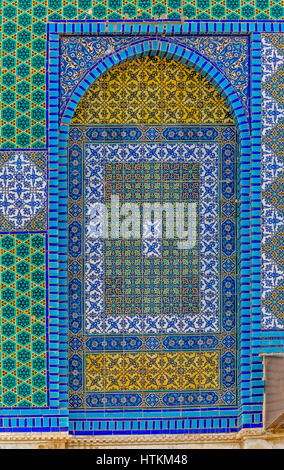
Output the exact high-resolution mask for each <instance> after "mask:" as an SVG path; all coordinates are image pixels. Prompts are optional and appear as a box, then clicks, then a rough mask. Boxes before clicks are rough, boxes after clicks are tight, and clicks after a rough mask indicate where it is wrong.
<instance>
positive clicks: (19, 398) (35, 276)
mask: <svg viewBox="0 0 284 470" xmlns="http://www.w3.org/2000/svg"><path fill="white" fill-rule="evenodd" d="M0 257H1V263H0V276H1V319H0V323H1V371H0V376H1V388H2V395H1V406H3V407H19V408H27V407H44V406H47V373H46V369H47V365H46V271H45V235H40V234H36V235H29V234H27V233H26V234H16V235H15V234H13V235H1V236H0Z"/></svg>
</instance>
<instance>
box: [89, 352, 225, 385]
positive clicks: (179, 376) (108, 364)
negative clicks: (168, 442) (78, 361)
mask: <svg viewBox="0 0 284 470" xmlns="http://www.w3.org/2000/svg"><path fill="white" fill-rule="evenodd" d="M85 361H86V363H85V372H86V389H87V391H89V392H93V391H97V392H110V391H122V390H125V391H131V390H189V389H191V390H197V389H199V390H200V389H206V390H207V389H216V388H218V386H219V353H218V352H217V351H214V352H190V353H189V352H173V353H169V352H167V353H165V352H151V353H150V352H144V353H119V354H117V353H114V354H107V353H106V354H87V355H86V359H85Z"/></svg>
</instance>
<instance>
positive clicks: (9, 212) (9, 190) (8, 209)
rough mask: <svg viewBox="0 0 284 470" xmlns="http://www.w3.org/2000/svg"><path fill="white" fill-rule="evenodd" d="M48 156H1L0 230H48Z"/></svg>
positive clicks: (7, 154)
mask: <svg viewBox="0 0 284 470" xmlns="http://www.w3.org/2000/svg"><path fill="white" fill-rule="evenodd" d="M46 211H47V177H46V154H45V153H44V152H43V153H35V154H33V153H30V152H22V153H12V152H7V153H6V154H2V155H1V156H0V228H1V229H2V230H34V231H35V230H45V229H46V218H47V213H46Z"/></svg>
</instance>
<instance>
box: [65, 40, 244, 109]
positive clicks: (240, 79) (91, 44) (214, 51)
mask: <svg viewBox="0 0 284 470" xmlns="http://www.w3.org/2000/svg"><path fill="white" fill-rule="evenodd" d="M148 40H149V38H148V37H143V36H142V37H133V36H131V37H128V36H118V37H110V36H105V37H97V36H93V37H92V36H84V37H79V36H76V37H74V36H62V38H61V40H60V57H61V59H60V67H61V74H60V80H61V112H62V111H63V109H64V106H65V105H66V102H67V101H68V99H69V97H70V96H71V94H72V92H73V90H74V88H75V87H76V86H78V83H79V82H80V80H81V79H82V78H83V77H84V75H85V73H86V72H87V70H89V69H91V68H92V67H93V66H94V65H95V64H96V63H99V62H101V61H102V59H104V58H106V57H107V56H108V55H111V54H112V53H114V52H119V51H121V50H123V48H124V47H126V46H130V45H131V44H137V43H139V42H144V41H148ZM163 40H164V41H165V38H163ZM166 40H167V42H169V43H174V44H175V45H182V46H186V47H189V48H191V50H194V51H196V52H197V53H199V54H202V56H203V57H206V58H207V59H208V60H209V61H211V63H213V64H214V65H215V66H216V67H217V68H219V69H220V70H221V71H222V72H223V74H224V75H225V76H227V78H228V79H229V80H230V82H231V83H232V85H233V86H234V88H235V90H236V92H237V93H238V95H239V97H240V99H241V101H242V103H243V106H244V108H245V109H246V110H247V102H248V100H247V93H248V50H249V45H248V39H247V38H245V37H237V36H235V37H234V36H230V37H224V36H214V37H213V36H210V37H202V36H199V37H195V36H190V37H182V36H180V37H179V36H175V37H174V39H173V38H170V37H167V38H166Z"/></svg>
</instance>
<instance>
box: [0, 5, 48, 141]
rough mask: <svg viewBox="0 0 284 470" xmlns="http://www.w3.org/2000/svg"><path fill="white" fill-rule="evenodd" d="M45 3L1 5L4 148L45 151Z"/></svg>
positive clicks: (2, 137) (2, 130)
mask: <svg viewBox="0 0 284 470" xmlns="http://www.w3.org/2000/svg"><path fill="white" fill-rule="evenodd" d="M45 3H47V1H46V2H41V1H38V0H18V1H7V0H3V2H2V10H1V17H2V43H1V46H2V47H1V65H2V77H1V119H2V127H1V148H5V149H7V148H34V149H41V148H45V147H46V140H45V134H46V69H45V66H46V21H47V8H46V5H45Z"/></svg>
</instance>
